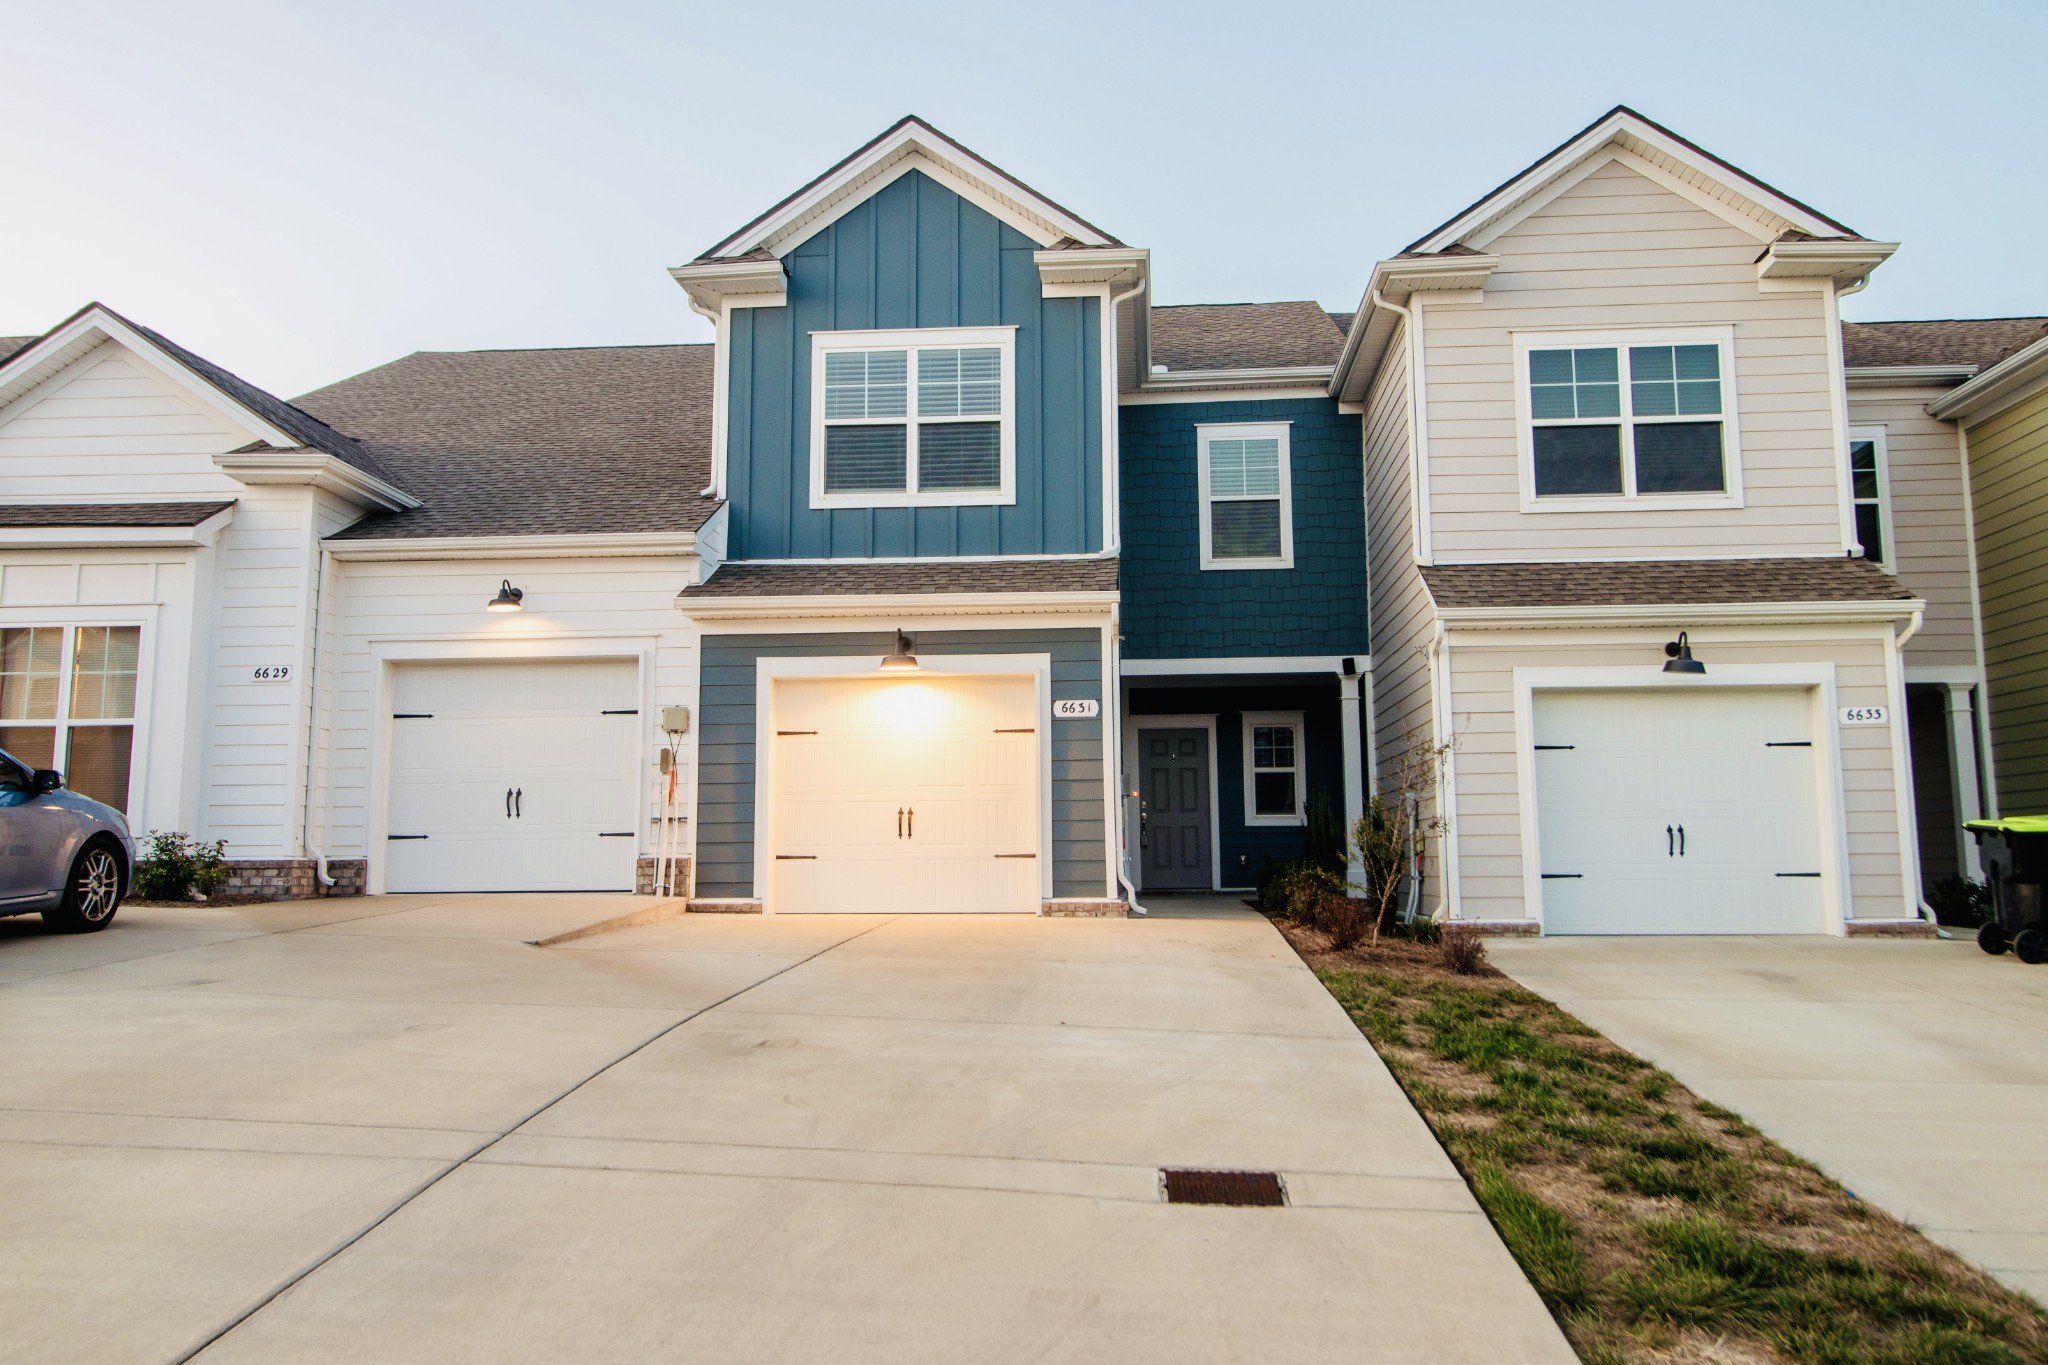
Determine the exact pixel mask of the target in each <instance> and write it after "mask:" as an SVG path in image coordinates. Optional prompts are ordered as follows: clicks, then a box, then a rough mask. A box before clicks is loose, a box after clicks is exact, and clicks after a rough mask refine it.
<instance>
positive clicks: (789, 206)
mask: <svg viewBox="0 0 2048 1365" xmlns="http://www.w3.org/2000/svg"><path fill="white" fill-rule="evenodd" d="M911 170H921V171H924V172H925V173H926V174H927V175H930V176H932V178H933V179H935V180H938V181H940V182H941V183H942V184H945V185H946V186H947V188H949V189H951V190H953V191H955V192H956V193H958V194H960V195H962V196H963V197H964V198H967V199H970V200H972V201H974V202H975V203H977V204H979V205H980V206H981V207H983V208H986V209H988V210H989V211H990V212H992V213H994V214H995V215H996V216H997V217H999V218H1002V219H1004V220H1005V221H1007V222H1009V223H1010V225H1011V226H1012V227H1015V228H1017V230H1018V231H1020V232H1022V233H1024V235H1025V236H1027V237H1030V238H1031V239H1032V240H1033V241H1035V242H1037V243H1038V244H1039V245H1040V246H1051V245H1052V244H1053V243H1054V242H1057V241H1059V240H1060V239H1061V238H1062V237H1072V238H1073V239H1074V240H1075V241H1077V242H1081V243H1083V244H1084V245H1087V246H1114V245H1115V243H1114V242H1112V241H1111V240H1110V239H1109V238H1108V237H1106V236H1104V235H1103V234H1102V233H1101V232H1100V231H1098V230H1097V229H1095V228H1093V227H1090V226H1089V225H1088V224H1086V223H1084V222H1082V221H1081V220H1080V219H1078V218H1076V217H1074V216H1073V215H1072V214H1070V213H1068V212H1067V211H1066V210H1065V209H1062V208H1060V207H1059V206H1058V205H1057V204H1054V203H1052V202H1051V201H1049V200H1047V199H1045V198H1044V197H1042V196H1040V195H1039V194H1037V193H1035V192H1034V191H1032V190H1031V189H1029V188H1028V187H1026V186H1025V185H1023V184H1022V183H1020V182H1019V181H1017V180H1015V179H1012V178H1011V177H1010V176H1008V175H1006V174H1005V173H1003V172H1002V171H1000V170H998V169H996V168H995V167H994V166H992V165H990V164H989V163H988V162H986V161H984V160H982V159H981V158H980V157H978V156H976V155H975V154H974V153H973V152H970V151H968V150H967V149H966V148H965V147H962V146H961V145H960V144H959V143H957V142H955V141H953V140H952V139H951V138H949V137H947V136H946V135H945V134H944V133H941V132H940V131H938V130H937V129H936V128H933V127H932V126H931V125H929V124H927V123H925V122H923V121H922V120H920V119H914V118H913V119H906V120H904V121H903V122H902V123H901V124H899V125H898V126H897V127H896V128H895V129H893V130H892V131H890V132H889V133H887V134H885V135H884V136H882V137H881V138H878V139H877V140H876V141H875V142H874V143H872V144H871V145H870V146H868V147H867V148H866V149H864V150H863V151H861V152H860V153H858V154H856V155H855V156H854V157H853V158H851V159H850V160H848V161H847V162H846V163H845V164H843V165H841V166H839V167H838V168H836V169H835V170H833V171H831V172H830V173H829V174H827V175H825V176H824V177H823V178H821V179H820V180H819V181H818V182H817V183H816V184H814V185H812V186H810V187H809V188H807V189H805V190H803V191H802V192H801V193H799V194H798V195H797V196H796V197H794V198H793V199H791V200H789V201H788V202H787V203H785V204H782V205H780V206H778V207H777V208H775V209H772V210H770V212H769V213H768V214H767V215H766V216H764V217H761V218H757V219H755V220H754V221H753V222H751V223H749V224H747V225H746V226H745V227H743V228H741V229H740V230H739V231H738V232H736V233H734V234H733V235H732V236H730V237H728V238H726V239H725V240H724V241H722V242H720V243H719V244H718V245H717V246H715V247H713V248H712V249H711V250H710V251H708V252H706V253H704V254H705V255H706V256H707V257H716V256H738V255H742V254H744V253H746V252H749V251H753V250H755V249H757V248H764V247H765V248H766V249H767V250H769V251H771V252H773V253H774V254H776V255H777V256H781V255H785V254H786V253H788V252H789V251H790V250H791V249H793V248H794V247H796V246H797V245H798V244H800V243H801V242H803V241H804V240H805V239H807V238H809V237H811V236H813V235H814V234H816V233H817V232H819V231H821V230H823V229H824V228H825V227H827V226H828V225H829V224H831V223H832V222H833V221H835V220H837V219H838V218H839V217H840V216H841V215H842V214H844V213H845V212H847V210H849V209H851V208H852V207H853V206H854V205H855V204H858V203H861V202H862V201H864V200H865V199H867V197H868V196H869V195H871V194H873V193H874V192H875V191H876V190H878V189H880V188H882V186H884V185H886V184H888V183H889V182H890V181H893V180H895V179H896V178H897V177H899V176H902V175H904V174H907V173H908V172H910V171H911Z"/></svg>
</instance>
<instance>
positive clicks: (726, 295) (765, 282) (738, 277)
mask: <svg viewBox="0 0 2048 1365" xmlns="http://www.w3.org/2000/svg"><path fill="white" fill-rule="evenodd" d="M668 273H669V278H670V279H672V280H674V281H675V282H676V283H677V284H679V285H681V286H682V287H683V291H684V292H685V293H687V294H688V295H689V296H690V301H691V302H692V303H694V304H696V305H697V306H698V307H699V308H700V309H702V310H704V311H705V312H706V313H707V314H709V315H711V316H712V317H714V318H715V317H716V316H717V314H718V311H719V308H720V306H721V305H724V304H731V305H732V306H733V307H734V308H780V307H782V306H783V305H784V304H786V303H788V302H789V274H788V272H787V271H785V270H784V269H783V266H782V261H781V259H780V258H777V259H775V260H772V261H703V262H698V263H695V264H692V265H678V266H672V267H670V269H669V272H668Z"/></svg>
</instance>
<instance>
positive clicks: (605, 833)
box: [597, 829, 633, 839]
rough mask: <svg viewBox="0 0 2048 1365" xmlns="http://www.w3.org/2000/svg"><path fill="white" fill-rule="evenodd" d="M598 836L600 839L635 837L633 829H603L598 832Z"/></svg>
mask: <svg viewBox="0 0 2048 1365" xmlns="http://www.w3.org/2000/svg"><path fill="white" fill-rule="evenodd" d="M597 837H598V838H600V839H630V838H632V837H633V831H632V830H630V829H626V830H620V831H618V832H617V833H613V832H611V831H610V830H602V831H600V832H599V833H598V836H597Z"/></svg>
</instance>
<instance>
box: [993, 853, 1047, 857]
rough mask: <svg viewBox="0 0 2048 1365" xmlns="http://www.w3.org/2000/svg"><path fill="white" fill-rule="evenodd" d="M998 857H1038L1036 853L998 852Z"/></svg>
mask: <svg viewBox="0 0 2048 1365" xmlns="http://www.w3.org/2000/svg"><path fill="white" fill-rule="evenodd" d="M996 856H997V857H998V858H1036V857H1037V856H1038V855H1037V854H1036V853H998V854H996Z"/></svg>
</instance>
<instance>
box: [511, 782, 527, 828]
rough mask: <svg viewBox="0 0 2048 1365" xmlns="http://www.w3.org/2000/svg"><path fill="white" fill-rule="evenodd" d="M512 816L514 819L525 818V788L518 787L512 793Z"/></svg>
mask: <svg viewBox="0 0 2048 1365" xmlns="http://www.w3.org/2000/svg"><path fill="white" fill-rule="evenodd" d="M512 818H513V819H514V820H524V819H525V818H526V788H524V787H520V788H519V789H518V790H516V791H514V792H513V793H512Z"/></svg>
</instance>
